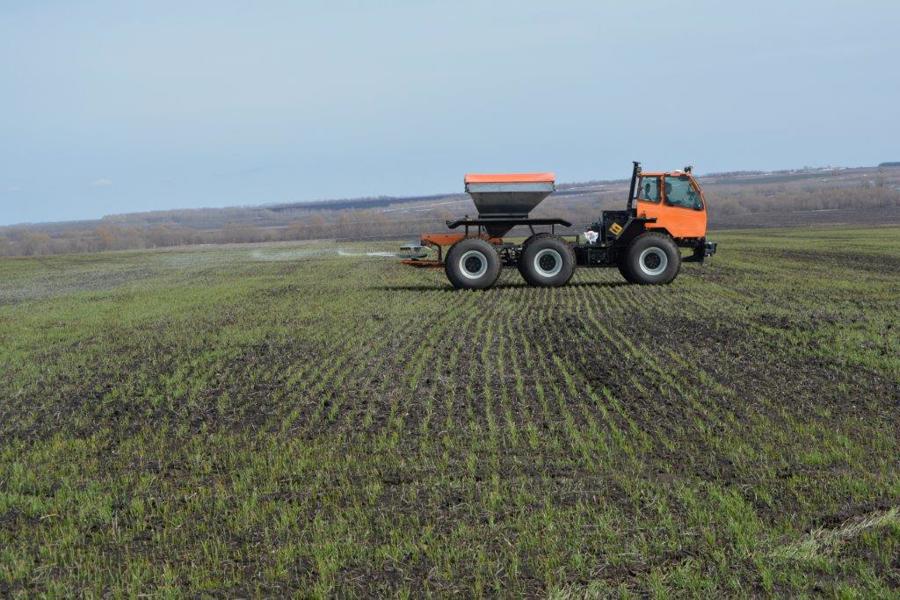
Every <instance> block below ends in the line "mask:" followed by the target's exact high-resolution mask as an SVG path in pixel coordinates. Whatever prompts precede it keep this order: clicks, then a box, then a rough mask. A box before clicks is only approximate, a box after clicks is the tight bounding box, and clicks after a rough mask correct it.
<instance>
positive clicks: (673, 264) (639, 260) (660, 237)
mask: <svg viewBox="0 0 900 600" xmlns="http://www.w3.org/2000/svg"><path fill="white" fill-rule="evenodd" d="M620 260H621V262H620V263H619V271H621V272H622V275H623V276H624V277H625V279H626V280H628V281H629V282H631V283H640V284H666V283H671V282H672V280H674V279H675V277H676V276H677V275H678V271H679V270H680V269H681V253H680V252H679V251H678V246H676V245H675V242H674V240H672V238H671V237H669V236H668V235H666V234H664V233H652V232H650V233H642V234H641V235H639V236H638V237H636V238H634V240H632V242H631V244H630V245H629V246H628V249H627V250H626V251H625V254H624V255H623V256H622V258H621V259H620Z"/></svg>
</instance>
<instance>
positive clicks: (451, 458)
mask: <svg viewBox="0 0 900 600" xmlns="http://www.w3.org/2000/svg"><path fill="white" fill-rule="evenodd" d="M712 238H713V239H716V240H717V241H719V242H720V246H719V248H720V250H719V254H718V255H717V256H715V257H714V258H713V259H712V260H711V261H710V262H708V263H707V264H706V265H704V266H702V267H701V266H697V265H685V267H684V269H683V271H682V274H681V276H680V277H679V278H678V279H677V280H676V281H675V283H674V284H672V285H671V286H667V287H639V286H629V285H625V284H624V283H623V282H622V281H621V279H620V276H619V274H618V273H617V272H616V271H615V270H602V269H601V270H596V269H595V270H589V269H583V270H580V271H579V272H577V273H576V275H575V278H574V280H573V283H572V284H570V285H569V286H568V287H565V288H559V289H534V288H528V287H525V286H524V285H523V284H522V282H521V279H520V278H519V276H518V274H517V273H515V272H506V273H504V274H503V275H502V280H501V282H500V285H499V286H498V287H497V288H495V289H492V290H488V291H485V292H456V291H453V290H451V289H450V287H449V285H448V284H447V282H446V280H445V279H444V276H443V273H442V272H440V271H424V270H416V269H411V268H408V267H403V266H401V265H399V264H397V262H396V261H394V260H392V259H390V258H384V257H380V256H366V255H364V253H365V252H367V251H371V250H375V251H386V250H390V249H391V248H392V247H393V246H394V245H393V244H375V245H371V246H363V245H361V244H358V245H352V244H345V245H342V246H341V248H342V251H341V252H338V249H337V248H336V247H335V246H334V245H328V244H324V243H285V244H269V245H255V246H247V245H244V246H240V245H236V246H216V247H197V248H181V249H176V250H168V251H128V252H111V253H100V254H80V255H69V256H61V257H52V258H13V259H3V260H2V261H0V372H2V374H3V376H2V378H0V596H8V595H12V596H16V595H22V596H31V595H35V594H41V593H45V594H48V595H51V596H63V595H72V594H84V595H94V596H100V595H107V594H111V595H137V594H138V593H149V594H159V595H175V594H190V595H199V594H207V595H219V596H234V595H240V596H251V595H265V596H275V595H282V594H300V595H309V596H330V595H343V596H368V595H375V594H377V595H384V594H395V595H401V596H404V595H405V596H419V595H421V594H423V593H433V594H436V595H450V594H459V595H462V596H467V597H468V596H471V595H501V596H519V595H527V596H553V597H557V598H568V597H582V596H585V595H587V596H593V595H599V596H605V595H612V596H622V597H629V596H648V595H649V596H656V597H660V598H665V597H669V596H670V595H672V594H673V593H676V594H679V595H699V596H722V595H726V596H765V595H778V596H780V595H795V594H808V595H825V596H838V597H854V596H858V597H867V598H868V597H885V598H886V597H896V594H897V593H898V589H900V400H898V398H900V356H898V348H900V331H898V329H900V319H898V317H900V305H898V301H900V227H883V228H876V229H867V230H853V229H847V228H825V229H780V230H754V231H731V232H722V233H718V234H716V235H713V236H712ZM357 254H361V255H357Z"/></svg>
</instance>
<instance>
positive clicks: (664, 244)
mask: <svg viewBox="0 0 900 600" xmlns="http://www.w3.org/2000/svg"><path fill="white" fill-rule="evenodd" d="M465 184H466V192H467V193H468V194H469V195H470V196H471V197H472V200H473V201H474V203H475V207H476V208H477V209H478V216H477V217H476V218H474V219H470V218H469V217H468V215H467V216H466V217H465V218H462V219H457V220H452V221H447V227H448V228H450V229H460V228H462V231H461V232H452V233H450V232H445V233H425V234H422V235H421V236H420V239H419V242H418V243H416V244H409V245H407V246H404V247H403V250H404V251H405V252H407V253H409V254H410V256H409V257H408V258H406V259H405V260H404V261H403V262H404V263H405V264H408V265H412V266H417V267H438V268H443V269H444V270H445V272H446V274H447V279H449V280H450V283H451V284H453V286H454V287H455V288H458V289H485V288H489V287H491V286H492V285H494V283H495V282H496V281H497V278H498V277H499V276H500V269H501V268H503V267H517V268H518V270H519V273H520V274H521V275H522V278H523V279H524V280H525V281H526V282H527V283H528V284H529V285H534V286H545V287H549V286H561V285H565V284H566V283H568V281H569V280H570V279H571V278H572V275H573V273H574V272H575V269H576V267H618V269H619V272H620V273H621V274H622V276H623V277H624V278H625V279H626V280H627V281H629V282H631V283H638V284H666V283H671V282H672V281H673V280H674V279H675V277H676V276H677V275H678V272H679V270H680V269H681V263H682V262H703V260H704V259H705V258H706V257H708V256H712V255H713V254H715V252H716V244H715V243H713V242H710V241H707V239H706V199H705V198H704V196H703V190H702V188H701V187H700V184H699V183H698V182H697V180H696V179H695V178H694V175H693V173H692V172H691V168H690V167H686V168H685V169H683V170H680V171H668V172H648V171H642V169H641V165H640V163H639V162H634V163H633V170H632V173H631V185H630V186H629V192H628V202H627V204H626V207H625V210H606V211H603V213H602V215H601V216H600V219H599V220H597V221H595V222H594V223H592V224H591V225H590V226H589V227H587V228H586V230H585V233H584V235H583V236H580V235H579V236H576V239H575V240H574V241H571V240H568V239H566V237H565V236H564V235H558V234H557V228H558V227H563V228H570V227H571V226H572V224H571V223H570V222H568V221H566V220H565V219H561V218H531V217H530V216H529V214H530V213H531V211H532V210H533V209H534V208H535V207H536V206H537V205H538V204H540V203H541V202H542V201H543V200H544V198H546V197H547V196H549V195H550V194H552V193H553V192H554V191H555V190H556V178H555V176H554V175H553V173H513V174H468V175H466V178H465ZM514 227H527V228H528V231H529V232H530V235H529V236H528V237H527V238H526V239H525V240H524V241H523V242H521V243H518V242H511V241H507V240H504V238H503V236H505V235H507V234H508V233H509V232H510V231H512V230H513V228H514ZM582 237H583V238H584V240H581V238H582ZM444 248H448V249H447V250H446V252H445V251H444ZM681 248H687V249H689V250H690V253H689V254H688V255H687V256H684V257H682V254H681ZM432 250H433V251H434V252H436V254H437V258H429V253H430V251H432Z"/></svg>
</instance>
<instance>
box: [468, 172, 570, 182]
mask: <svg viewBox="0 0 900 600" xmlns="http://www.w3.org/2000/svg"><path fill="white" fill-rule="evenodd" d="M554 181H556V175H555V174H554V173H466V183H553V182H554Z"/></svg>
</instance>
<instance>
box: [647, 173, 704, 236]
mask: <svg viewBox="0 0 900 600" xmlns="http://www.w3.org/2000/svg"><path fill="white" fill-rule="evenodd" d="M659 186H660V187H659V190H660V192H661V194H659V196H661V200H662V201H661V202H657V203H655V204H650V203H648V208H647V210H646V216H648V217H656V222H655V223H648V224H647V229H665V230H666V231H668V232H669V234H670V235H671V236H672V237H674V238H702V237H704V236H706V202H705V201H704V199H703V193H702V192H701V190H700V186H698V185H697V182H696V181H694V178H693V177H691V176H690V175H688V174H687V173H678V172H676V173H668V174H665V175H662V176H661V177H660V178H659ZM640 214H641V210H640V202H639V203H638V215H640Z"/></svg>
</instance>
